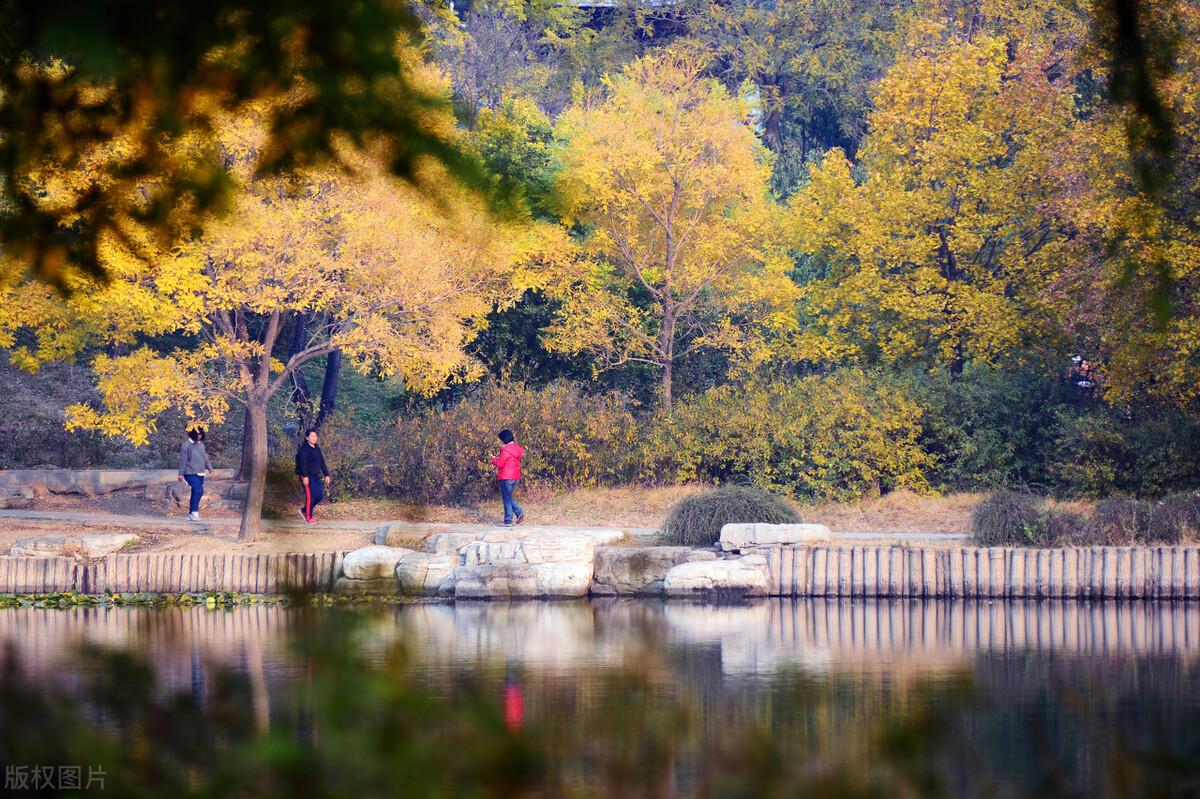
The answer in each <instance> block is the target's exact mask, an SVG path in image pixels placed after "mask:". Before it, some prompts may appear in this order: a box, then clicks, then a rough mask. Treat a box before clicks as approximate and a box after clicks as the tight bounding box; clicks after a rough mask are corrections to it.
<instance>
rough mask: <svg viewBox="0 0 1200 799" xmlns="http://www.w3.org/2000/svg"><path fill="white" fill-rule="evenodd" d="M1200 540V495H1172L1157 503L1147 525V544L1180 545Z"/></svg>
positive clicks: (1151, 511)
mask: <svg viewBox="0 0 1200 799" xmlns="http://www.w3.org/2000/svg"><path fill="white" fill-rule="evenodd" d="M1197 539H1200V494H1197V493H1179V494H1171V495H1170V496H1169V497H1166V498H1165V499H1163V500H1162V501H1161V502H1159V503H1157V504H1156V505H1155V506H1154V507H1153V508H1152V509H1151V510H1150V513H1149V518H1148V519H1147V523H1146V530H1145V539H1144V540H1146V541H1147V542H1154V543H1162V544H1180V543H1184V542H1189V541H1196V540H1197Z"/></svg>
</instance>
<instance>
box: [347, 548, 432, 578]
mask: <svg viewBox="0 0 1200 799" xmlns="http://www.w3.org/2000/svg"><path fill="white" fill-rule="evenodd" d="M414 554H416V553H415V552H413V550H411V549H404V548H403V547H385V546H369V547H363V548H362V549H356V550H354V551H353V552H349V553H347V554H346V557H345V558H343V559H342V574H344V575H345V576H347V577H349V578H350V579H352V580H376V579H389V580H394V579H396V564H397V563H399V562H400V559H401V558H403V557H405V556H406V555H414Z"/></svg>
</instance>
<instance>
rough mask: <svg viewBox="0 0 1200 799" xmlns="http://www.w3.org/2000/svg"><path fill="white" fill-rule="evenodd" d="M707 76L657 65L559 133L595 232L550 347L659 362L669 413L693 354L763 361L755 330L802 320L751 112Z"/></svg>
mask: <svg viewBox="0 0 1200 799" xmlns="http://www.w3.org/2000/svg"><path fill="white" fill-rule="evenodd" d="M702 69H703V63H702V62H701V61H699V60H697V59H695V58H693V57H689V56H687V55H683V54H680V53H676V52H665V53H658V54H654V55H651V56H647V57H645V58H643V59H641V60H639V61H637V62H635V63H633V64H631V65H630V66H628V67H627V68H626V69H625V71H624V72H623V73H622V74H620V75H617V76H614V77H609V78H608V79H606V81H605V87H606V89H607V97H606V99H604V100H603V101H602V102H599V103H598V104H595V105H588V104H582V105H577V106H575V107H573V108H571V109H569V110H568V111H566V112H565V113H564V114H563V116H562V117H561V118H560V120H559V123H558V135H559V136H560V137H561V139H562V140H563V142H564V143H563V145H562V153H561V159H562V171H561V173H560V176H559V179H558V184H557V188H558V190H559V192H560V197H561V199H562V202H563V206H564V207H563V209H562V211H563V214H564V217H565V218H566V219H567V221H568V222H570V223H575V224H578V225H579V226H581V228H582V230H583V231H584V234H583V236H582V242H581V249H580V251H579V253H578V257H577V258H576V259H574V260H573V261H571V262H570V263H569V264H560V266H563V267H564V268H563V269H562V271H561V272H560V274H559V275H558V279H557V280H556V281H555V282H554V285H553V288H552V291H553V292H555V293H556V295H557V296H558V298H559V299H560V300H561V301H562V306H561V310H560V312H559V314H558V316H557V318H556V321H555V322H554V324H553V325H552V327H551V328H550V329H549V331H548V332H547V344H548V346H550V347H551V348H553V349H558V350H560V351H566V352H587V353H590V354H592V355H594V356H596V357H597V359H598V361H599V362H600V364H602V365H603V366H606V367H607V366H615V365H620V364H626V363H644V364H650V365H652V366H653V367H655V368H656V369H658V370H659V371H660V374H661V393H660V397H661V399H660V403H661V406H662V407H663V409H665V410H669V409H670V407H671V394H672V385H671V376H672V368H673V366H674V364H675V363H676V362H677V361H678V360H679V359H680V358H684V357H687V356H688V355H689V354H691V353H694V352H696V351H698V350H700V349H702V348H706V347H710V348H720V349H727V350H737V351H741V352H743V353H744V354H746V355H747V356H750V357H753V356H754V355H755V354H757V353H759V352H761V349H762V348H761V342H760V340H759V338H758V337H757V336H755V335H754V332H755V331H756V330H758V329H761V328H762V327H764V326H770V325H784V326H786V325H787V324H789V323H790V321H791V319H792V317H791V313H790V306H789V304H788V300H789V298H790V297H791V292H792V291H793V288H794V287H793V285H792V283H791V281H790V280H789V279H788V277H787V274H786V270H787V268H788V266H789V263H788V261H787V260H786V259H785V258H784V257H782V255H783V254H782V253H781V251H780V250H779V249H778V247H777V246H776V242H777V241H778V237H777V236H776V235H775V233H776V224H777V220H778V217H777V213H776V208H775V206H774V205H773V203H772V202H771V200H770V199H769V197H768V193H767V186H768V180H769V176H770V169H771V167H770V161H769V156H768V154H767V152H766V150H765V148H763V146H762V145H761V144H760V143H759V142H758V141H757V139H756V138H755V135H754V130H753V128H752V127H751V125H750V122H749V120H748V114H747V109H746V108H745V107H744V106H743V104H742V103H740V102H739V101H738V100H736V99H734V98H732V97H730V96H729V94H728V93H727V92H726V91H725V89H724V88H722V87H721V85H720V84H719V83H718V82H717V81H715V80H712V79H710V78H706V77H704V76H703V74H702Z"/></svg>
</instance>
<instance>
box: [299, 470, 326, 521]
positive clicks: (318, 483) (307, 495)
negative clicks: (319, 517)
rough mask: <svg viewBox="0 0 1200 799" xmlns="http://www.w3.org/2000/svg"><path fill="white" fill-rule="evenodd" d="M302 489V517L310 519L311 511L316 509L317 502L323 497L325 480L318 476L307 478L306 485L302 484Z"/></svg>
mask: <svg viewBox="0 0 1200 799" xmlns="http://www.w3.org/2000/svg"><path fill="white" fill-rule="evenodd" d="M301 488H303V489H304V508H303V510H304V518H306V519H311V518H312V515H313V511H314V510H316V509H317V503H318V502H320V501H321V500H323V499H325V480H324V479H323V478H320V477H310V478H308V485H303V482H301Z"/></svg>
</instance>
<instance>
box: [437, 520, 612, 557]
mask: <svg viewBox="0 0 1200 799" xmlns="http://www.w3.org/2000/svg"><path fill="white" fill-rule="evenodd" d="M625 537H626V533H625V531H624V530H621V529H617V528H613V527H560V526H550V525H537V526H533V525H529V526H513V527H485V528H483V529H480V530H473V531H462V530H460V531H452V532H446V533H434V534H433V535H431V536H429V537H428V538H426V539H425V551H426V552H433V553H436V554H445V553H447V552H459V551H461V550H462V549H463V547H466V546H468V545H470V544H474V543H483V544H499V543H505V542H513V541H528V540H530V539H537V540H540V541H559V540H569V541H580V540H582V539H588V540H590V541H591V542H592V545H593V546H607V545H609V544H614V543H616V542H618V541H620V540H622V539H624V538H625Z"/></svg>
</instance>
